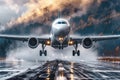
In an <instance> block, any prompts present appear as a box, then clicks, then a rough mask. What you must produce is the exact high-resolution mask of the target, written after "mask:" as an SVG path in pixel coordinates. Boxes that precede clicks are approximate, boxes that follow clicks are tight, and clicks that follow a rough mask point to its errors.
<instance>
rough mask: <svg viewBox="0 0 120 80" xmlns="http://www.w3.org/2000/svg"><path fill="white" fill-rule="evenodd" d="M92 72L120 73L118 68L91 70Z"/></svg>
mask: <svg viewBox="0 0 120 80" xmlns="http://www.w3.org/2000/svg"><path fill="white" fill-rule="evenodd" d="M92 71H93V72H118V73H120V70H92Z"/></svg>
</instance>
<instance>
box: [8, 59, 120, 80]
mask: <svg viewBox="0 0 120 80" xmlns="http://www.w3.org/2000/svg"><path fill="white" fill-rule="evenodd" d="M81 79H84V80H88V79H91V80H93V79H94V80H95V79H97V80H98V79H99V80H103V79H105V80H106V79H107V80H118V79H120V63H110V62H100V61H95V62H84V61H80V62H75V63H74V62H69V61H63V60H53V61H48V62H46V63H45V64H44V65H42V66H40V67H37V68H35V69H28V70H27V71H25V72H23V73H20V74H19V75H16V76H13V77H11V78H9V79H7V80H81Z"/></svg>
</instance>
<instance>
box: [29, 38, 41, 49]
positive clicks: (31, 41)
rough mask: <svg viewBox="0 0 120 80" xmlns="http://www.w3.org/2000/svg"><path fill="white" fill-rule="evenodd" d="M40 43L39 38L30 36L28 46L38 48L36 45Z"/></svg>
mask: <svg viewBox="0 0 120 80" xmlns="http://www.w3.org/2000/svg"><path fill="white" fill-rule="evenodd" d="M38 45H39V40H38V39H37V38H34V37H33V38H30V39H29V40H28V46H29V47H30V48H33V49H34V48H36V47H38Z"/></svg>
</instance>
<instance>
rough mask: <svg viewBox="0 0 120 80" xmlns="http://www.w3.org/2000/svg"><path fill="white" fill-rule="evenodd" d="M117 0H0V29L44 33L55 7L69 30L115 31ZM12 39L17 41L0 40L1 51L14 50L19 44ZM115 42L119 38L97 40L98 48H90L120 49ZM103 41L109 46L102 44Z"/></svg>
mask: <svg viewBox="0 0 120 80" xmlns="http://www.w3.org/2000/svg"><path fill="white" fill-rule="evenodd" d="M119 3H120V1H119V0H59V1H58V0H0V23H1V26H0V33H5V34H17V35H20V34H22V35H23V34H24V35H31V34H34V35H40V34H46V33H47V34H48V33H49V32H50V28H51V24H52V22H53V21H54V20H55V19H56V18H57V17H58V11H60V12H61V13H62V17H64V18H66V19H67V20H69V21H70V23H71V26H72V31H71V33H77V34H78V35H104V34H118V33H119V31H120V27H119V26H120V23H119V20H120V10H119V9H120V6H119ZM16 43H19V42H9V41H7V40H1V41H0V44H1V46H0V48H1V49H2V48H3V50H0V51H3V52H2V54H5V53H7V54H9V52H11V51H14V50H15V51H16V50H17V49H18V48H19V46H21V44H16ZM110 43H111V44H110ZM119 44H120V43H119V40H118V41H116V42H114V43H112V41H107V42H102V44H101V46H100V45H99V44H97V47H96V48H97V49H99V51H98V50H95V51H94V50H92V51H94V52H95V53H98V54H100V53H104V52H105V53H106V54H108V52H109V53H113V52H115V51H116V50H118V51H117V52H120V47H119ZM4 45H6V46H4ZM16 45H17V47H16ZM107 45H108V46H110V49H108V48H107V47H106V46H107ZM11 46H12V48H11ZM23 46H27V45H23ZM16 48H17V49H16ZM96 48H95V49H96ZM11 49H12V50H11ZM22 49H23V48H22ZM22 49H21V48H20V50H22ZM17 51H19V50H17ZM90 51H91V50H90ZM101 51H102V52H101ZM94 52H93V53H94ZM16 53H17V52H16ZM33 53H34V52H33ZM91 53H92V52H91ZM0 54H1V53H0ZM108 55H109V54H108ZM110 55H111V54H110Z"/></svg>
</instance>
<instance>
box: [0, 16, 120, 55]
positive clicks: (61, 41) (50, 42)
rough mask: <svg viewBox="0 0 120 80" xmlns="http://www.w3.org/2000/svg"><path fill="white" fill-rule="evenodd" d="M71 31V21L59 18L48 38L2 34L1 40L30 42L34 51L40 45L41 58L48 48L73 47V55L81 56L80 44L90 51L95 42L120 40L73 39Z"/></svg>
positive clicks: (108, 37)
mask: <svg viewBox="0 0 120 80" xmlns="http://www.w3.org/2000/svg"><path fill="white" fill-rule="evenodd" d="M70 31H71V26H70V23H69V21H68V20H67V19H64V18H61V17H59V18H57V19H56V20H55V21H54V22H53V23H52V28H51V33H50V35H49V36H48V37H41V36H30V35H28V36H20V35H6V34H1V35H0V38H5V39H11V40H18V41H23V42H25V41H26V42H28V46H29V47H30V48H32V49H34V48H37V47H38V45H39V44H42V45H41V46H42V50H40V52H39V54H40V56H42V55H44V56H47V50H45V47H46V46H51V47H53V48H55V49H64V48H66V47H68V46H73V47H74V50H73V51H72V55H73V56H76V55H77V56H80V51H79V50H78V44H81V45H82V46H83V47H84V48H86V49H89V48H91V47H92V46H93V42H96V41H103V40H111V39H119V38H120V35H106V36H79V37H72V36H71V35H70Z"/></svg>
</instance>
